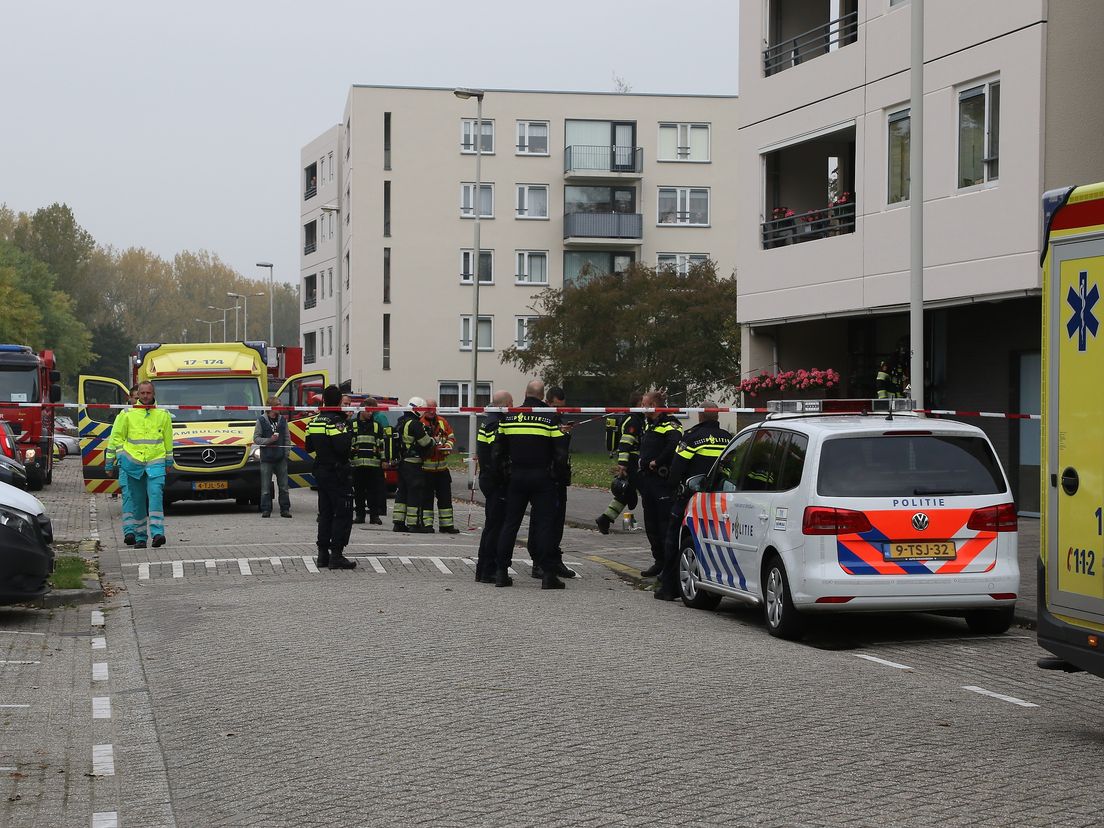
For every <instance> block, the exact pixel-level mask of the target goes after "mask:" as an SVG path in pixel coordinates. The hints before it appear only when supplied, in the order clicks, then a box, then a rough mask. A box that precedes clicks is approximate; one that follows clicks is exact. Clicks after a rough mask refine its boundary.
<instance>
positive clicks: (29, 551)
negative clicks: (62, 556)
mask: <svg viewBox="0 0 1104 828" xmlns="http://www.w3.org/2000/svg"><path fill="white" fill-rule="evenodd" d="M53 542H54V532H53V527H52V526H51V524H50V519H49V518H48V517H46V510H45V509H43V508H42V504H41V503H40V502H39V501H38V500H37V499H36V498H34V497H33V496H31V495H29V494H27V493H26V492H21V491H19V489H16V488H15V487H13V486H8V485H6V484H4V483H0V604H18V603H22V602H24V601H31V600H33V599H35V598H41V597H42V596H43V595H45V594H46V593H47V592H49V591H50V587H49V584H47V582H46V579H47V577H48V576H49V574H50V573H51V572H52V571H53V569H54V550H53V549H52V548H51V547H50V544H52V543H53Z"/></svg>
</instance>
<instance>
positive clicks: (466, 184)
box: [460, 181, 495, 219]
mask: <svg viewBox="0 0 1104 828" xmlns="http://www.w3.org/2000/svg"><path fill="white" fill-rule="evenodd" d="M479 189H480V190H481V191H482V190H484V189H487V190H490V192H491V212H489V213H480V214H479V218H480V219H493V218H494V209H495V191H494V183H493V182H488V181H480V182H479ZM474 194H475V182H474V181H462V182H460V218H466V219H470V218H475V209H476V208H475V203H474V201H472V196H473V195H474ZM465 201H468V202H470V203H472V205H473V206H472V207H471V208H469V209H468V211H467V212H464V203H465Z"/></svg>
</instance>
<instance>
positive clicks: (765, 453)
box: [737, 429, 780, 492]
mask: <svg viewBox="0 0 1104 828" xmlns="http://www.w3.org/2000/svg"><path fill="white" fill-rule="evenodd" d="M779 436H780V435H779V433H778V432H777V431H773V430H771V429H760V430H759V431H756V432H755V437H754V439H753V440H752V442H751V449H750V450H749V451H748V456H747V463H745V464H744V470H743V474H742V475H741V476H740V480H739V482H738V483H737V485H738V486H739V488H740V491H744V492H772V491H774V489H775V480H776V478H777V472H776V468H777V465H778V464H777V462H776V461H777V460H778V452H777V451H776V449H777V448H778V438H779Z"/></svg>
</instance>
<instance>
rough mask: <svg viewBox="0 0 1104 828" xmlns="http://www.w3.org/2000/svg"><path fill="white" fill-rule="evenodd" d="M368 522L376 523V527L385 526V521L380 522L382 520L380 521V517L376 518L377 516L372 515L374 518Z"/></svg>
mask: <svg viewBox="0 0 1104 828" xmlns="http://www.w3.org/2000/svg"><path fill="white" fill-rule="evenodd" d="M368 522H369V523H374V524H375V525H376V526H383V521H382V520H380V519H379V518H378V517H376V516H375V515H372V518H371V519H370V520H369V521H368Z"/></svg>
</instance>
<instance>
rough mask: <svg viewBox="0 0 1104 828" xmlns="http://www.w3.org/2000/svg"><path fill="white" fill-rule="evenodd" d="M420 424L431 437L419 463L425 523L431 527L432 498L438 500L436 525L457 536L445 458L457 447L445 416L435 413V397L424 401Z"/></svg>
mask: <svg viewBox="0 0 1104 828" xmlns="http://www.w3.org/2000/svg"><path fill="white" fill-rule="evenodd" d="M422 427H423V428H425V430H426V434H428V435H429V436H430V437H431V438H432V439H433V450H432V451H431V452H430V453H429V456H428V457H427V458H426V459H425V461H424V462H423V463H422V470H423V471H424V472H425V500H424V501H423V503H422V515H423V517H424V519H425V523H426V525H427V526H433V501H434V499H436V500H437V528H438V529H439V530H440V531H441V532H444V533H445V534H447V535H459V534H460V530H459V529H457V528H456V526H455V525H454V519H453V513H452V473H451V472H450V471H449V469H448V457H449V455H450V454H452V452H453V451H454V450H455V449H456V435H455V434H453V433H452V426H450V425H449V422H448V420H446V419H445V418H444V417H439V416H437V400H433V399H429V400H426V411H425V413H424V414H422Z"/></svg>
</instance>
